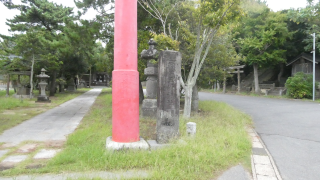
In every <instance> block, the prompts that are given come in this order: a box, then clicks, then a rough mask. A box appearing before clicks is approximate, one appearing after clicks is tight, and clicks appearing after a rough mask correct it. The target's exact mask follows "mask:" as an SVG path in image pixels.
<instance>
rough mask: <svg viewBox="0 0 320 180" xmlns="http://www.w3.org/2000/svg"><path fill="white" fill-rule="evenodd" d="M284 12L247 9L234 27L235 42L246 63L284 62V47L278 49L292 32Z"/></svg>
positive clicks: (265, 8) (267, 9)
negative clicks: (245, 13)
mask: <svg viewBox="0 0 320 180" xmlns="http://www.w3.org/2000/svg"><path fill="white" fill-rule="evenodd" d="M286 20H287V16H286V14H281V13H280V12H277V13H276V12H272V11H270V9H269V8H267V7H264V8H263V9H262V10H259V11H257V10H255V11H249V12H248V14H247V16H245V17H243V18H242V24H241V25H239V26H238V28H237V29H236V32H235V35H236V39H237V40H236V43H237V46H238V47H239V51H240V52H241V54H243V55H244V56H245V57H246V61H247V63H248V64H250V65H251V64H258V65H260V66H261V65H265V64H268V65H270V64H278V63H279V62H285V58H284V53H285V52H286V51H285V50H284V49H280V46H281V45H283V44H284V43H285V42H286V40H288V39H289V38H291V37H292V34H293V32H289V31H288V28H287V23H286V22H285V21H286Z"/></svg>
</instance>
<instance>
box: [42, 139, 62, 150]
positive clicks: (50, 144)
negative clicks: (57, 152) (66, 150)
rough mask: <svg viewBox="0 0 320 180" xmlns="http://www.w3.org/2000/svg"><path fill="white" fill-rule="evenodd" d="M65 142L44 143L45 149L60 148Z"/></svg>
mask: <svg viewBox="0 0 320 180" xmlns="http://www.w3.org/2000/svg"><path fill="white" fill-rule="evenodd" d="M64 143H65V141H58V140H52V141H47V142H45V147H47V148H62V147H63V146H64Z"/></svg>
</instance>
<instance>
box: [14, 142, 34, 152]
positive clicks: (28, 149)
mask: <svg viewBox="0 0 320 180" xmlns="http://www.w3.org/2000/svg"><path fill="white" fill-rule="evenodd" d="M37 147H38V145H37V144H25V145H23V146H21V147H20V148H19V149H18V150H17V151H16V152H17V153H30V152H33V151H35V150H36V149H37Z"/></svg>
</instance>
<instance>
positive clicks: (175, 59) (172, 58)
mask: <svg viewBox="0 0 320 180" xmlns="http://www.w3.org/2000/svg"><path fill="white" fill-rule="evenodd" d="M180 76H181V54H180V53H179V52H177V51H170V50H166V51H162V52H161V53H160V57H159V75H158V77H159V78H158V85H159V86H158V88H159V90H158V108H157V142H158V143H159V144H164V143H168V142H169V140H170V139H172V138H175V137H177V136H178V135H179V110H180V82H179V79H180Z"/></svg>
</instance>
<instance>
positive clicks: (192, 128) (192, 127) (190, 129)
mask: <svg viewBox="0 0 320 180" xmlns="http://www.w3.org/2000/svg"><path fill="white" fill-rule="evenodd" d="M196 132H197V124H196V123H194V122H188V123H187V134H188V135H189V136H195V135H196Z"/></svg>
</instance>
